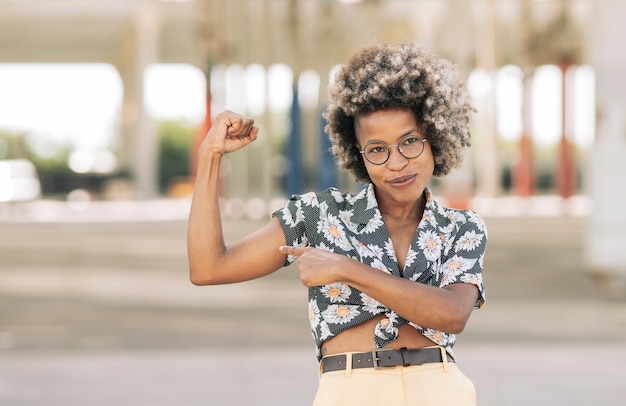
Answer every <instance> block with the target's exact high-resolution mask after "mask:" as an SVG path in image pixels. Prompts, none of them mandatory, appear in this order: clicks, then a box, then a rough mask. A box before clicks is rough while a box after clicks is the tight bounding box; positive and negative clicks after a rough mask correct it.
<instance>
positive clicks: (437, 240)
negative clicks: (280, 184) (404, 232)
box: [273, 184, 487, 358]
mask: <svg viewBox="0 0 626 406" xmlns="http://www.w3.org/2000/svg"><path fill="white" fill-rule="evenodd" d="M424 193H425V196H426V207H425V210H424V214H423V216H422V220H421V222H420V224H419V226H418V228H417V230H416V233H415V236H414V237H413V241H412V243H411V246H410V248H409V252H408V254H407V258H406V259H405V261H404V262H405V266H404V269H403V270H402V272H401V271H400V270H399V269H398V260H397V258H396V254H395V252H394V249H393V244H392V242H391V238H390V237H389V234H388V232H387V229H386V228H385V225H384V223H383V220H382V216H381V214H380V211H379V209H378V204H377V202H376V197H375V194H374V185H373V184H370V185H368V187H367V188H365V189H363V190H362V191H361V192H360V193H358V194H356V195H354V196H352V195H349V194H341V193H340V192H339V191H338V190H337V189H335V188H330V189H327V190H325V191H322V192H319V193H312V192H311V193H307V194H303V195H294V196H292V197H291V198H290V199H289V201H288V202H287V204H286V205H285V206H284V207H283V208H282V209H279V210H277V211H276V212H274V213H273V216H275V217H277V218H278V219H279V220H280V223H281V225H282V228H283V232H284V233H285V238H286V240H287V245H292V246H311V247H316V248H319V249H323V250H327V251H331V252H335V253H337V254H341V255H346V256H348V257H350V258H352V259H354V260H356V261H359V262H362V263H364V264H366V265H369V266H371V267H373V268H376V269H378V270H380V271H381V272H386V273H388V274H391V275H394V276H397V277H399V278H405V279H408V280H411V281H414V282H416V283H423V284H426V285H430V286H436V287H444V286H447V285H449V284H452V283H469V284H473V285H476V286H477V287H478V290H479V297H478V300H477V301H476V304H475V308H480V307H481V306H482V305H483V304H484V303H485V291H484V286H483V279H482V269H483V258H484V255H485V246H486V244H487V229H486V226H485V222H484V221H483V219H482V218H481V217H480V216H479V215H478V214H476V213H474V212H472V211H470V210H457V209H448V208H445V207H443V206H441V205H439V204H438V203H437V202H436V201H435V200H433V199H432V195H431V193H430V191H429V190H428V189H426V190H425V191H424ZM294 260H295V258H294V257H293V256H291V255H290V256H288V257H287V261H286V263H285V265H289V264H291V263H292V262H293V261H294ZM380 314H384V315H385V317H384V318H383V319H382V320H381V321H380V322H379V323H378V324H377V325H376V327H375V329H374V331H373V332H372V334H373V336H374V341H375V342H376V346H377V347H378V348H382V347H385V346H386V345H389V344H390V343H391V342H393V341H394V340H395V339H396V338H397V337H398V328H399V327H400V326H401V325H403V324H409V325H411V326H413V327H414V328H415V329H417V330H418V331H419V332H420V333H422V334H423V335H424V336H426V337H427V338H429V339H430V340H432V341H433V343H435V344H437V345H440V346H442V347H444V348H445V349H446V351H447V352H448V353H449V354H450V355H451V356H452V357H454V352H453V347H454V343H455V339H456V338H455V335H454V334H448V333H445V332H442V331H437V330H433V329H429V328H425V327H422V326H419V325H417V324H415V323H411V322H409V321H407V320H405V319H403V318H402V317H400V316H398V315H397V314H396V313H395V312H394V311H393V310H392V309H389V308H387V307H385V306H384V305H383V304H381V303H380V302H378V301H377V300H376V299H374V298H372V297H369V296H368V295H366V294H365V293H363V292H360V291H358V290H356V289H354V288H352V287H351V286H349V285H347V284H345V283H341V282H337V283H332V284H329V285H324V286H315V287H312V288H309V321H310V323H311V332H312V334H313V338H314V339H315V342H316V346H317V356H318V358H321V346H322V343H323V342H324V341H325V340H327V339H329V338H331V337H333V336H335V335H337V334H339V333H341V332H342V331H344V330H346V329H348V328H351V327H353V326H356V325H358V324H360V323H363V322H365V321H367V320H370V319H372V318H373V317H375V316H377V315H380Z"/></svg>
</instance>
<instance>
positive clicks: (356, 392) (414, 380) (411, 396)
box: [313, 353, 476, 406]
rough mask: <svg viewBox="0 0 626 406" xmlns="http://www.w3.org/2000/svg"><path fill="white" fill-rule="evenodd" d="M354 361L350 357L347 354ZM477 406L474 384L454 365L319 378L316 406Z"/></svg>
mask: <svg viewBox="0 0 626 406" xmlns="http://www.w3.org/2000/svg"><path fill="white" fill-rule="evenodd" d="M347 356H348V358H349V360H351V354H350V353H348V354H347ZM348 365H351V361H349V362H348ZM335 405H341V406H353V405H354V406H357V405H358V406H374V405H380V406H383V405H384V406H404V405H406V406H409V405H411V406H475V405H476V391H475V389H474V384H473V383H472V381H470V380H469V379H468V378H467V377H466V376H465V375H464V374H463V373H462V372H461V371H460V370H459V369H458V367H457V366H456V364H455V363H451V362H447V361H444V362H440V363H429V364H423V365H415V366H409V367H401V366H399V367H394V368H385V369H379V370H376V369H374V368H362V369H348V370H344V371H332V372H326V373H325V374H323V375H321V376H320V380H319V388H318V390H317V394H316V395H315V400H314V401H313V406H335Z"/></svg>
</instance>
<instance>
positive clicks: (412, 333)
mask: <svg viewBox="0 0 626 406" xmlns="http://www.w3.org/2000/svg"><path fill="white" fill-rule="evenodd" d="M384 317H385V316H382V315H381V316H378V317H376V318H373V319H372V320H368V321H366V322H365V323H362V324H359V325H358V326H354V327H352V328H350V329H348V330H346V331H344V332H342V333H340V334H338V335H337V336H335V337H333V338H331V339H329V340H327V341H324V344H322V356H326V355H332V354H339V353H343V352H367V351H371V350H372V349H374V348H375V347H376V344H375V343H374V329H375V328H376V324H378V322H379V321H380V320H381V319H383V318H384ZM432 345H435V343H433V342H432V341H431V340H429V339H428V338H426V337H425V336H424V335H423V334H421V333H420V332H419V331H417V330H416V329H415V328H414V327H411V326H410V325H408V324H403V325H402V326H400V327H399V328H398V338H397V339H396V340H394V341H393V342H392V343H391V344H390V345H389V346H388V347H387V348H396V349H397V348H402V347H407V348H423V347H429V346H432Z"/></svg>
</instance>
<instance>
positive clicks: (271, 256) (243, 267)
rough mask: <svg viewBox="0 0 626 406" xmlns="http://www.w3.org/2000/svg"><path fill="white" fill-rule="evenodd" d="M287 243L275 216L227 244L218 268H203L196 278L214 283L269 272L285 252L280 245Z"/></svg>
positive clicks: (204, 283) (222, 282)
mask: <svg viewBox="0 0 626 406" xmlns="http://www.w3.org/2000/svg"><path fill="white" fill-rule="evenodd" d="M285 244H286V240H285V234H284V233H283V229H282V227H281V225H280V222H279V221H278V219H276V218H275V217H274V218H272V219H271V220H270V221H269V222H268V223H266V224H265V225H264V226H263V227H261V228H259V229H258V230H256V231H254V232H252V233H251V234H249V235H247V236H246V237H244V238H242V239H241V240H240V241H239V242H237V243H235V244H231V245H229V246H228V247H227V248H226V251H225V253H224V255H223V256H222V257H221V259H220V260H219V262H218V263H217V264H215V265H214V266H215V269H211V270H210V272H203V273H202V275H204V276H205V277H202V276H201V277H199V278H197V279H196V280H194V281H193V282H194V283H195V284H196V285H213V284H225V283H234V282H242V281H247V280H251V279H255V278H259V277H262V276H265V275H268V274H270V273H272V272H275V271H277V270H278V269H280V268H281V267H282V266H283V264H284V263H285V260H286V256H285V255H284V254H282V253H281V252H280V251H279V250H278V248H279V247H280V246H282V245H285Z"/></svg>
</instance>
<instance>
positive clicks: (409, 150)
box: [363, 135, 426, 165]
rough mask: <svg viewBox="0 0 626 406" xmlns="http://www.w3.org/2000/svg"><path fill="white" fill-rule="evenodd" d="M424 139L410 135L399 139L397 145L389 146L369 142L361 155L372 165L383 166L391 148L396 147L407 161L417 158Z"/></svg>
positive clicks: (422, 149) (422, 147)
mask: <svg viewBox="0 0 626 406" xmlns="http://www.w3.org/2000/svg"><path fill="white" fill-rule="evenodd" d="M424 142H426V140H425V139H423V138H420V137H418V136H415V135H410V136H407V137H404V138H402V139H400V142H398V144H397V145H389V146H387V144H385V143H384V142H378V141H376V142H370V143H368V144H367V145H366V146H365V148H364V149H363V154H364V155H365V158H367V160H368V161H370V162H371V163H373V164H378V165H380V164H384V163H385V162H387V160H388V159H389V155H390V153H391V147H394V146H395V147H397V148H398V151H399V152H400V154H402V156H403V157H405V158H407V159H411V158H417V157H418V156H420V155H421V154H422V152H423V151H424Z"/></svg>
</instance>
